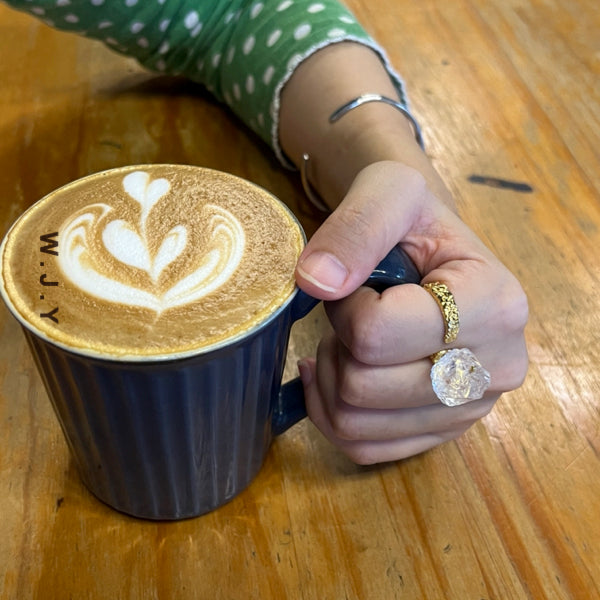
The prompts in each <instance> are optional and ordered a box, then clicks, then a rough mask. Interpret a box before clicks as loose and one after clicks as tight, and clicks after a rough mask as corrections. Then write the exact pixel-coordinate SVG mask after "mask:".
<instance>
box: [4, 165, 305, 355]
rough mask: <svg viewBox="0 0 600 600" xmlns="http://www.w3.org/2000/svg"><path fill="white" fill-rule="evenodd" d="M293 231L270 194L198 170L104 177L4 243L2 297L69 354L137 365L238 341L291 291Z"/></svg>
mask: <svg viewBox="0 0 600 600" xmlns="http://www.w3.org/2000/svg"><path fill="white" fill-rule="evenodd" d="M303 245H304V238H303V234H302V231H301V229H300V227H299V225H298V223H297V222H296V220H295V219H294V217H293V216H292V215H291V213H290V212H289V211H288V210H287V208H285V207H284V206H283V205H282V204H281V203H280V202H279V201H278V200H277V199H275V198H274V197H273V196H272V195H270V194H269V193H268V192H266V191H265V190H263V189H262V188H259V187H257V186H255V185H253V184H251V183H249V182H247V181H245V180H243V179H240V178H237V177H234V176H232V175H228V174H225V173H221V172H218V171H213V170H209V169H203V168H200V167H188V166H182V165H143V166H137V167H124V168H120V169H114V170H111V171H105V172H102V173H98V174H95V175H91V176H89V177H86V178H83V179H80V180H78V181H75V182H74V183H71V184H69V185H66V186H65V187H62V188H60V189H59V190H57V191H55V192H53V193H51V194H49V195H48V196H46V197H45V198H43V199H42V200H40V201H39V202H38V203H37V204H35V205H34V206H32V207H31V208H30V209H29V210H28V211H26V212H25V213H24V214H23V216H22V217H21V218H20V219H19V220H18V221H17V222H16V223H15V225H13V227H12V229H11V230H10V231H9V233H8V234H7V236H6V237H5V240H4V242H3V245H2V256H1V259H2V295H3V297H4V299H5V301H6V302H7V304H8V305H9V306H10V307H11V309H12V311H13V312H14V313H15V316H17V318H18V319H19V320H20V321H21V322H22V323H23V324H24V325H25V326H26V327H28V328H30V329H33V330H34V331H36V332H37V333H38V334H39V335H42V336H43V337H46V338H47V339H49V340H50V341H54V342H56V343H58V344H60V345H62V346H65V347H67V348H72V349H74V350H75V351H78V352H83V353H86V354H94V355H100V356H104V357H115V358H119V357H129V358H133V359H134V360H135V359H136V358H137V359H140V360H144V359H147V358H149V357H152V358H163V357H170V356H173V355H178V356H179V355H181V354H186V353H193V352H195V351H202V350H204V349H207V348H210V347H214V346H215V344H218V343H220V342H222V341H224V340H227V339H231V338H233V337H236V336H237V335H240V334H243V333H245V332H247V331H248V330H249V329H251V328H253V327H254V326H256V325H257V324H258V323H260V322H262V321H263V320H264V319H265V318H267V317H268V316H269V315H270V314H272V313H273V312H274V311H276V310H277V309H278V308H279V307H280V306H282V305H283V304H285V302H286V300H287V299H288V298H290V296H291V295H292V293H293V292H294V289H295V283H294V267H295V265H296V261H297V259H298V256H299V254H300V252H301V250H302V247H303Z"/></svg>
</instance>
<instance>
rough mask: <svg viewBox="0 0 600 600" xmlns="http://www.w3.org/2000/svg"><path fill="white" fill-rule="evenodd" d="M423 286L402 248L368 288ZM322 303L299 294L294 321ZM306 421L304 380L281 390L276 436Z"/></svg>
mask: <svg viewBox="0 0 600 600" xmlns="http://www.w3.org/2000/svg"><path fill="white" fill-rule="evenodd" d="M420 282H421V275H420V273H419V271H418V270H417V267H416V266H415V264H414V263H413V261H412V259H411V258H410V256H408V254H406V252H405V251H404V250H403V249H402V248H401V247H400V246H395V247H394V248H392V250H391V251H390V252H389V254H388V255H387V256H386V257H385V258H384V259H383V260H382V261H381V262H380V263H379V264H378V265H377V266H376V267H375V269H374V271H373V272H372V273H371V275H370V276H369V278H368V279H367V281H365V283H364V285H366V286H368V287H371V288H373V289H374V290H376V291H378V292H382V291H383V290H385V289H386V288H389V287H391V286H393V285H401V284H404V283H416V284H419V283H420ZM319 302H320V300H317V299H316V298H313V297H312V296H309V295H308V294H306V293H305V292H303V291H302V290H299V291H298V293H297V295H296V298H294V305H293V308H292V320H293V321H297V320H298V319H301V318H302V317H304V316H305V315H307V314H308V313H309V312H310V311H311V310H312V309H313V308H314V307H315V306H316V305H317V304H318V303H319ZM305 417H306V402H305V400H304V388H303V386H302V381H301V379H300V377H296V378H295V379H292V380H291V381H288V382H287V383H286V384H284V385H283V386H282V387H281V391H280V392H279V401H278V403H277V408H276V410H275V414H274V415H273V425H272V432H273V435H274V436H277V435H280V434H282V433H283V432H285V431H287V430H288V429H289V428H290V427H291V426H292V425H295V424H296V423H297V422H298V421H301V420H302V419H304V418H305Z"/></svg>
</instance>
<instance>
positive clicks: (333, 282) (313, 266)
mask: <svg viewBox="0 0 600 600" xmlns="http://www.w3.org/2000/svg"><path fill="white" fill-rule="evenodd" d="M298 272H299V273H300V274H301V275H302V277H304V278H305V279H306V280H307V281H310V282H311V283H314V284H315V285H316V286H317V287H319V288H321V289H322V290H324V291H326V292H337V291H338V290H339V289H340V288H341V287H342V286H343V285H344V283H345V281H346V278H347V277H348V270H347V269H346V267H345V266H344V265H343V264H342V263H341V262H340V261H339V260H338V259H337V258H336V257H335V256H333V255H332V254H329V253H327V252H313V253H312V254H309V255H308V256H307V257H306V258H305V259H304V260H303V261H302V262H301V263H300V264H299V265H298Z"/></svg>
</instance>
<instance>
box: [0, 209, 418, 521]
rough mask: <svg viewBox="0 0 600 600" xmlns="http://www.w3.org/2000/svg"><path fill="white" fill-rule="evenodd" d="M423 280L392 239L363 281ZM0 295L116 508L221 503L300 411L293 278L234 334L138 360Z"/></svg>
mask: <svg viewBox="0 0 600 600" xmlns="http://www.w3.org/2000/svg"><path fill="white" fill-rule="evenodd" d="M286 210H287V209H286ZM294 219H295V218H294ZM296 223H297V221H296ZM297 226H298V227H299V228H300V230H301V227H300V225H299V223H297ZM3 247H4V246H3ZM419 280H420V277H419V274H418V272H417V270H416V268H415V267H414V265H413V264H412V262H411V261H410V259H409V258H408V256H407V255H406V254H405V253H404V252H403V251H402V250H401V249H400V248H399V247H397V248H395V249H394V250H393V251H392V252H391V253H390V254H389V255H388V256H387V257H386V258H385V259H384V261H382V263H381V264H380V265H379V266H378V268H377V269H375V271H374V272H373V274H372V276H371V277H370V278H369V280H368V281H367V282H366V284H367V285H370V286H372V287H375V288H382V287H388V286H390V285H396V284H402V283H407V282H413V283H418V282H419ZM2 296H3V298H4V300H5V302H6V303H7V305H8V307H9V309H10V310H11V312H12V313H13V315H14V316H15V317H16V318H17V319H18V320H19V322H20V323H21V325H22V329H23V331H24V334H25V337H26V339H27V342H28V344H29V347H30V349H31V351H32V354H33V357H34V359H35V362H36V365H37V368H38V370H39V372H40V374H41V377H42V379H43V382H44V385H45V388H46V390H47V392H48V395H49V398H50V400H51V402H52V405H53V407H54V410H55V413H56V415H57V417H58V420H59V422H60V425H61V427H62V430H63V433H64V436H65V439H66V441H67V444H68V446H69V448H70V452H71V455H72V457H73V459H74V461H75V463H76V466H77V469H78V471H79V473H80V475H81V477H82V479H83V481H84V483H85V485H86V486H87V487H88V488H89V490H90V491H91V492H92V493H93V494H94V495H95V496H96V497H98V498H99V499H100V500H102V501H103V502H105V503H106V504H108V505H109V506H111V507H113V508H114V509H116V510H118V511H121V512H124V513H127V514H129V515H133V516H136V517H140V518H145V519H168V520H173V519H183V518H188V517H194V516H198V515H201V514H203V513H206V512H209V511H211V510H213V509H215V508H217V507H219V506H221V505H222V504H224V503H226V502H227V501H229V500H231V499H232V498H233V497H235V496H236V495H237V494H239V493H240V492H241V491H242V490H244V488H246V487H247V486H248V485H249V484H250V482H251V481H252V480H253V478H254V477H255V476H256V474H257V473H258V471H259V470H260V468H261V465H262V464H263V461H264V458H265V455H266V453H267V451H268V449H269V446H270V445H271V443H272V441H273V439H274V437H275V436H277V435H280V434H281V433H283V432H284V431H286V430H287V429H288V428H289V427H291V426H292V425H293V424H294V423H296V422H298V421H299V420H301V419H302V418H304V417H305V416H306V408H305V405H304V397H303V390H302V385H301V383H300V381H299V379H295V380H293V381H291V382H289V383H287V384H285V385H282V375H283V369H284V363H285V359H286V351H287V346H288V340H289V336H290V330H291V327H292V324H293V323H294V322H295V321H297V320H298V319H300V318H302V317H303V316H304V315H306V314H307V313H308V312H309V311H310V310H311V309H312V308H313V307H314V306H315V305H316V304H317V303H318V301H317V300H315V299H314V298H311V297H310V296H308V295H307V294H305V293H304V292H302V291H301V290H299V289H298V288H296V289H295V290H294V291H293V292H292V293H291V294H290V295H289V296H288V297H287V298H286V299H285V300H284V301H283V302H282V303H281V305H280V306H278V307H277V308H276V310H274V311H273V312H272V313H271V314H269V315H268V316H267V317H266V318H264V319H263V320H262V321H261V322H259V323H257V324H255V325H254V326H252V327H251V328H250V329H248V330H247V331H245V332H243V333H242V334H241V335H237V336H234V337H233V338H229V339H225V340H223V341H222V342H220V343H217V344H212V345H211V346H210V347H208V348H205V349H200V350H198V351H197V352H188V353H186V354H185V355H183V356H182V355H180V354H179V355H175V356H174V357H173V358H169V357H168V356H167V357H165V356H160V357H149V358H147V359H146V360H141V361H140V360H134V361H132V360H130V359H129V358H128V357H127V356H124V357H115V356H102V355H98V354H90V353H89V352H85V351H82V350H81V349H79V348H69V347H68V345H65V344H63V343H60V344H57V343H55V342H54V341H52V340H50V339H48V337H47V336H44V335H40V333H39V331H38V330H37V329H36V328H35V327H32V326H31V325H30V323H28V322H27V320H26V319H24V318H23V316H22V315H21V314H20V313H19V312H18V311H17V310H15V308H14V306H13V304H12V302H10V301H9V300H7V297H6V290H5V286H4V285H3V286H2Z"/></svg>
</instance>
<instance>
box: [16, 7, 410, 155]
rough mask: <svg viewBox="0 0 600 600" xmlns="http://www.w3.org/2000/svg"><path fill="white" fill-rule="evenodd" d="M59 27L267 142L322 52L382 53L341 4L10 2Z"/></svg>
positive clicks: (276, 146)
mask: <svg viewBox="0 0 600 600" xmlns="http://www.w3.org/2000/svg"><path fill="white" fill-rule="evenodd" d="M4 1H6V3H7V4H10V5H11V6H13V7H14V8H17V9H19V10H22V11H26V12H29V13H31V14H33V15H35V16H37V17H39V18H41V19H42V20H43V21H44V22H45V23H46V24H48V25H50V26H51V27H55V28H57V29H62V30H65V31H71V32H73V33H77V34H80V35H85V36H87V37H90V38H94V39H98V40H101V41H103V42H104V43H105V44H107V45H108V46H109V47H110V48H112V49H114V50H116V51H117V52H121V53H123V54H126V55H128V56H132V57H135V58H136V59H137V60H138V61H139V62H140V63H141V64H142V65H144V66H145V67H147V68H148V69H151V70H153V71H157V72H160V73H168V74H177V75H183V76H185V77H188V78H190V79H192V80H194V81H197V82H200V83H202V84H204V85H205V86H206V88H207V89H208V90H209V91H210V92H211V93H212V94H214V96H215V97H216V98H217V99H218V100H220V101H221V102H225V103H226V104H227V105H228V106H229V107H230V108H231V109H232V110H233V111H234V112H235V113H236V114H237V115H238V116H239V117H240V118H241V119H242V120H243V121H244V122H245V123H246V124H247V125H248V126H249V127H251V128H252V129H253V130H254V131H255V132H256V133H257V134H258V135H260V137H262V138H263V139H264V140H265V141H267V142H268V143H269V144H271V146H272V147H273V149H274V150H275V152H276V154H277V156H278V158H279V159H280V160H281V161H282V162H283V163H284V164H285V163H286V161H285V157H284V156H283V154H282V152H281V149H280V147H279V143H278V137H277V126H278V115H279V95H280V92H281V89H282V87H283V86H284V84H285V82H286V81H287V80H288V79H289V77H290V76H291V74H292V73H293V71H294V69H295V68H296V67H297V66H298V65H299V64H300V63H301V62H302V61H303V60H304V59H305V58H307V57H308V56H310V55H311V54H312V53H313V52H315V51H316V50H318V49H320V48H322V47H324V46H327V45H329V44H331V43H336V42H339V41H343V40H353V41H357V42H360V43H363V44H365V45H368V46H370V47H372V48H373V49H375V50H376V51H377V52H378V53H379V55H380V57H381V59H382V61H383V63H384V64H385V65H386V67H387V69H388V72H389V73H390V77H391V78H392V80H393V81H394V83H395V84H396V87H397V89H398V93H399V95H400V98H401V99H402V102H403V103H404V104H406V100H405V96H404V91H403V87H402V82H401V81H400V79H399V78H398V76H397V75H396V74H395V73H394V72H393V70H392V69H391V67H390V66H389V64H388V61H387V58H386V57H385V54H384V53H383V51H382V50H381V48H379V47H378V46H377V44H375V42H374V41H373V40H372V39H371V38H370V37H369V36H368V34H367V33H366V32H365V31H364V29H363V28H362V27H361V26H360V25H359V24H358V23H357V22H356V19H355V18H354V16H353V15H352V14H351V13H350V12H349V11H348V10H347V9H346V8H345V7H344V6H343V5H342V4H340V3H339V2H337V1H335V0H318V1H309V2H306V1H302V0H263V1H257V0H252V1H247V0H231V1H218V0H217V1H212V2H209V1H206V0H204V1H203V0H4Z"/></svg>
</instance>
